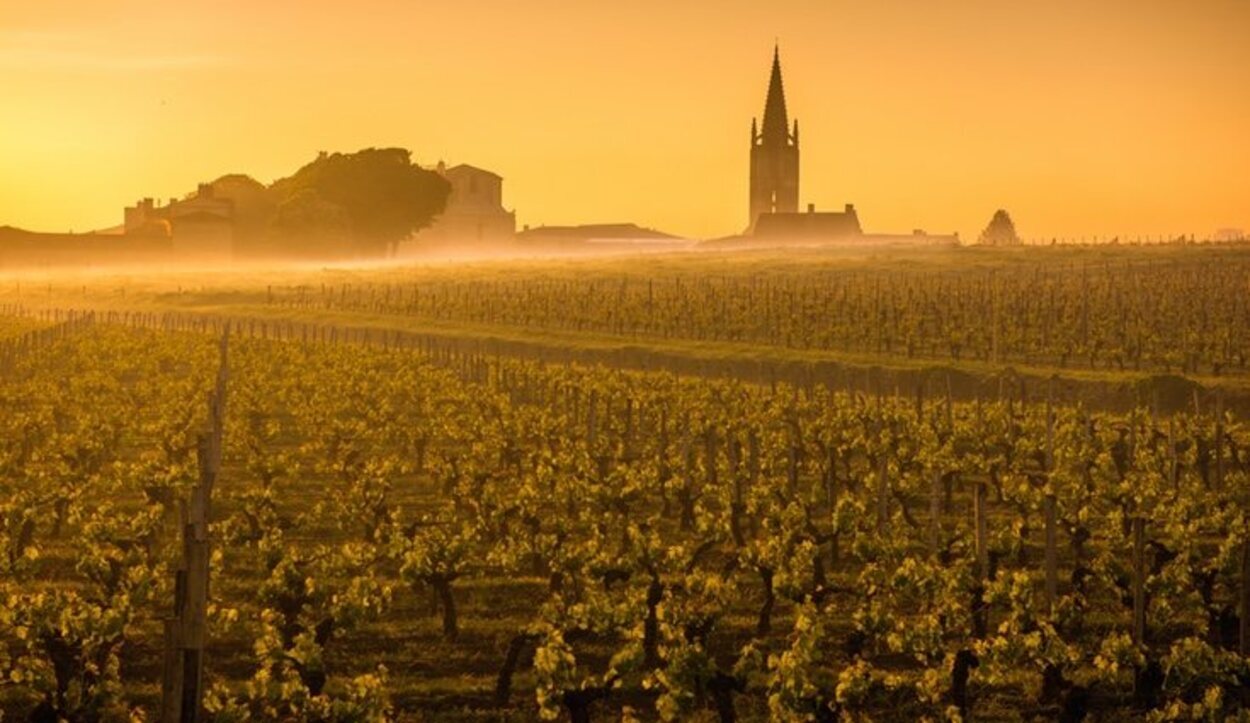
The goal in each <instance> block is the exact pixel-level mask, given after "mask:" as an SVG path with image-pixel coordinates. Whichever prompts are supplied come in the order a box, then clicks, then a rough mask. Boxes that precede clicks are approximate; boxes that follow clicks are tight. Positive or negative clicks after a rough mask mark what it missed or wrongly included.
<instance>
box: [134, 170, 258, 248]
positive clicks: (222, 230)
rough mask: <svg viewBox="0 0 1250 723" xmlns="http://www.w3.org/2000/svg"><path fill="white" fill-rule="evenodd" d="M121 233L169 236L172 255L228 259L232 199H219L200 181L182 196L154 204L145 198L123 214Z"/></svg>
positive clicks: (232, 245)
mask: <svg viewBox="0 0 1250 723" xmlns="http://www.w3.org/2000/svg"><path fill="white" fill-rule="evenodd" d="M124 217H125V225H124V233H125V234H126V235H127V236H133V237H160V236H164V237H167V238H169V239H170V242H171V250H172V251H173V253H174V255H175V256H180V257H196V258H214V259H228V258H230V257H232V256H233V255H234V202H233V201H231V200H230V199H228V198H219V197H218V196H217V195H216V193H215V192H214V189H213V185H212V184H211V183H201V184H200V185H199V188H198V189H197V190H196V192H195V193H193V194H191V195H190V196H188V197H187V198H185V199H182V200H176V199H171V200H170V202H169V204H168V205H166V206H157V205H156V203H155V202H154V201H153V200H152V199H151V198H145V199H143V200H141V201H139V202H138V203H137V204H135V205H134V206H128V207H127V208H126V210H125V213H124Z"/></svg>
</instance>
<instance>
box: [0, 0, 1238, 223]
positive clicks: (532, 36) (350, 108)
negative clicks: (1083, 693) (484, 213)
mask: <svg viewBox="0 0 1250 723" xmlns="http://www.w3.org/2000/svg"><path fill="white" fill-rule="evenodd" d="M0 3H3V8H2V9H0V92H2V93H3V101H0V225H4V224H10V225H15V226H20V227H24V228H31V229H35V230H66V229H74V230H78V231H83V230H88V229H92V228H103V227H108V226H114V225H117V224H119V223H121V218H122V215H121V214H122V211H121V209H122V206H123V205H125V204H128V203H132V202H133V201H134V200H135V199H137V198H139V197H142V196H156V197H169V196H174V195H178V196H181V195H183V194H185V193H186V192H188V191H190V190H192V189H194V187H195V184H196V183H197V182H199V181H206V180H211V179H212V178H215V177H217V176H219V175H221V174H224V173H227V172H236V171H237V172H244V173H248V174H250V175H252V176H254V177H256V178H257V179H258V180H261V181H264V182H269V181H271V180H273V179H274V178H276V177H278V176H282V175H286V174H288V173H290V172H292V171H293V170H295V169H296V168H297V167H299V166H300V165H302V164H303V163H305V162H307V161H309V160H311V159H312V158H313V157H314V156H315V155H316V153H317V151H319V150H332V151H334V150H341V151H349V150H357V149H359V148H362V147H367V146H404V147H407V148H411V149H412V150H413V152H414V157H415V159H416V160H418V161H419V162H421V163H425V164H432V163H435V162H437V161H438V160H439V159H445V160H447V161H448V162H452V163H458V162H465V163H471V164H474V165H478V166H482V167H484V168H488V169H491V170H494V171H496V172H497V173H499V174H501V175H503V176H504V177H505V183H504V201H505V204H506V205H508V206H509V207H513V208H515V209H516V211H517V217H518V222H519V223H521V224H530V225H538V224H568V223H587V222H614V221H633V222H637V223H639V224H642V225H646V226H652V227H656V228H660V229H663V230H666V231H671V232H674V233H680V234H688V235H693V236H700V237H707V236H717V235H725V234H730V233H735V232H738V231H740V230H741V229H742V228H743V227H744V226H745V224H746V222H747V218H746V216H747V175H746V173H747V152H748V138H749V132H750V125H751V118H752V116H758V115H759V114H760V113H761V112H762V110H763V104H764V94H765V89H766V85H767V81H768V70H769V63H770V61H771V57H772V50H773V42H774V40H775V39H777V40H779V41H780V44H781V56H782V64H783V67H784V71H785V81H786V95H787V101H788V104H789V109H790V113H791V117H797V118H798V119H799V122H800V125H801V131H802V160H801V164H802V171H801V194H800V196H801V201H802V202H803V203H804V204H806V203H809V202H810V203H815V204H816V205H817V206H818V207H822V208H840V207H841V205H842V204H843V203H846V202H854V203H855V204H856V206H857V207H858V209H859V211H860V217H861V220H862V221H863V223H864V225H865V227H866V228H867V229H868V230H871V231H910V230H911V229H913V228H925V229H927V230H929V231H931V232H950V231H959V232H960V233H961V234H962V235H963V236H964V237H965V239H970V238H975V236H976V235H977V233H978V232H979V231H980V229H981V228H982V227H983V226H984V225H985V223H986V222H987V221H988V219H989V217H990V215H991V214H992V212H993V211H994V209H996V208H999V207H1002V208H1006V209H1008V210H1009V211H1010V212H1011V214H1012V215H1013V217H1014V218H1015V220H1016V223H1017V226H1018V227H1019V229H1020V232H1021V234H1022V235H1023V236H1025V237H1028V238H1039V237H1045V238H1050V237H1052V236H1077V237H1080V236H1092V235H1098V236H1102V237H1106V236H1111V235H1116V234H1121V235H1126V236H1130V237H1131V236H1134V235H1137V234H1149V235H1151V236H1154V235H1157V234H1179V233H1186V234H1188V233H1194V234H1198V235H1199V236H1203V235H1207V234H1209V233H1211V232H1212V231H1214V230H1215V229H1216V228H1219V227H1224V226H1236V227H1242V228H1247V229H1250V2H1247V1H1246V0H1226V1H1207V0H1193V1H1191V2H1182V1H1181V0H1176V1H1174V2H1173V1H1168V2H1163V1H1160V0H1098V1H1097V2H1090V1H1089V0H1079V1H1078V0H1056V1H1052V2H1045V3H1041V2H1022V1H1015V0H976V1H974V0H952V1H951V2H941V3H933V2H927V1H925V0H914V1H903V0H890V1H880V0H874V1H872V2H867V1H864V2H843V1H839V0H811V1H803V2H800V1H797V0H796V1H792V2H783V1H777V2H761V1H760V0H755V1H753V2H745V1H741V0H635V1H634V2H628V3H624V2H619V3H609V2H585V1H574V0H528V1H524V2H522V1H521V0H477V1H476V2H438V3H434V2H415V1H413V0H355V1H354V2H342V1H339V0H336V1H334V2H330V1H327V0H303V1H301V2H277V1H263V0H214V1H213V2H194V1H184V0H161V1H160V2H146V1H143V2H140V1H138V0H98V1H97V0H89V1H86V0H85V1H82V2H71V1H69V0H42V1H41V2H17V0H0Z"/></svg>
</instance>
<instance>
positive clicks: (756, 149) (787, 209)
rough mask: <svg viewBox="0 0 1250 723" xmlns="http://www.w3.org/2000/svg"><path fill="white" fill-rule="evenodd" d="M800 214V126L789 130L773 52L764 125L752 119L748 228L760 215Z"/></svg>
mask: <svg viewBox="0 0 1250 723" xmlns="http://www.w3.org/2000/svg"><path fill="white" fill-rule="evenodd" d="M798 210H799V122H798V120H795V121H794V128H793V130H791V128H790V125H789V119H788V117H787V115H786V93H785V88H784V87H783V85H782V82H781V52H780V49H779V48H776V47H774V48H773V71H772V75H771V76H770V77H769V80H768V97H767V99H766V100H765V102H764V121H763V123H762V124H761V125H759V126H757V125H756V122H755V119H754V118H752V119H751V211H750V222H749V227H750V228H754V227H755V223H756V221H758V220H759V217H760V215H761V214H765V213H795V212H797V211H798Z"/></svg>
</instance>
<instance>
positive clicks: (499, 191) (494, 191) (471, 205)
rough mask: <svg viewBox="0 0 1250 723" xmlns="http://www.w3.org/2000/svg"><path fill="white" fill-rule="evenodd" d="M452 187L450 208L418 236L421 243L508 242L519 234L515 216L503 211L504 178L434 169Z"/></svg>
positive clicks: (468, 169)
mask: <svg viewBox="0 0 1250 723" xmlns="http://www.w3.org/2000/svg"><path fill="white" fill-rule="evenodd" d="M435 170H436V171H437V172H438V174H439V175H441V176H442V177H443V178H446V179H447V182H448V183H450V184H451V195H449V196H448V197H447V206H446V207H445V208H444V209H443V212H442V213H441V214H440V215H439V216H438V217H437V218H435V219H434V222H433V223H432V224H431V225H430V227H429V228H427V229H425V230H423V231H421V232H420V233H419V234H418V235H417V241H419V242H428V241H433V242H438V243H457V242H465V241H468V242H487V243H490V242H509V241H512V239H513V237H514V236H515V234H516V213H515V212H513V211H509V210H507V209H505V208H504V207H503V177H501V176H499V175H498V174H496V173H491V172H490V171H487V170H484V169H481V168H477V167H474V166H470V165H468V164H463V163H462V164H460V165H458V166H452V167H451V168H448V167H447V166H446V165H445V164H443V163H442V162H441V161H440V162H439V164H438V167H437V168H435Z"/></svg>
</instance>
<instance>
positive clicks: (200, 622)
mask: <svg viewBox="0 0 1250 723" xmlns="http://www.w3.org/2000/svg"><path fill="white" fill-rule="evenodd" d="M228 340H229V329H228V328H227V329H226V330H224V331H223V333H222V338H221V347H220V348H221V364H220V366H219V367H218V370H217V383H216V387H215V388H214V389H213V391H212V392H210V393H209V398H208V409H209V431H208V432H207V433H205V434H200V435H199V436H198V437H197V439H196V458H197V461H198V462H199V471H200V479H199V482H198V483H197V484H196V485H195V486H194V487H193V488H192V490H191V499H190V501H189V503H188V504H187V507H186V511H185V519H183V520H182V534H183V540H182V543H183V544H182V560H181V563H180V565H179V568H178V569H177V571H176V572H175V577H174V605H173V614H172V615H171V616H170V617H169V618H166V619H165V636H164V676H163V679H162V681H161V715H160V720H161V721H162V723H195V722H196V721H198V720H199V719H200V711H201V708H202V706H201V701H202V699H203V695H204V640H205V638H206V635H205V632H206V631H205V628H206V618H207V612H208V582H209V580H208V578H209V561H210V560H211V558H212V549H211V546H210V538H209V527H208V526H209V522H210V521H211V519H212V495H213V486H214V485H215V484H216V481H217V476H218V474H219V473H220V471H221V451H222V432H223V428H224V421H225V412H226V382H227V380H228V371H227V365H226V360H227V352H228V344H229V341H228ZM180 517H182V515H180Z"/></svg>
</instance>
